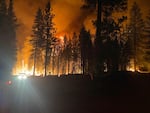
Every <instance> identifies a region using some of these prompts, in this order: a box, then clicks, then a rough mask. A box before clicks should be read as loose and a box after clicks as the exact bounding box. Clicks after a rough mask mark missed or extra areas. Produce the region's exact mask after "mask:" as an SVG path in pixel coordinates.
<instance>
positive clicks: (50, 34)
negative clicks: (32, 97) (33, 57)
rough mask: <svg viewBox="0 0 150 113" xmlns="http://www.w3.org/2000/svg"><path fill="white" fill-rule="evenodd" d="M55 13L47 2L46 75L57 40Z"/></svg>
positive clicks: (45, 21)
mask: <svg viewBox="0 0 150 113" xmlns="http://www.w3.org/2000/svg"><path fill="white" fill-rule="evenodd" d="M53 18H54V14H52V7H51V4H50V2H48V3H47V4H46V7H45V10H44V38H45V63H44V69H45V76H47V65H48V64H49V61H50V56H51V50H52V46H53V45H54V43H55V42H56V38H55V37H54V34H55V28H54V23H53V21H52V20H53Z"/></svg>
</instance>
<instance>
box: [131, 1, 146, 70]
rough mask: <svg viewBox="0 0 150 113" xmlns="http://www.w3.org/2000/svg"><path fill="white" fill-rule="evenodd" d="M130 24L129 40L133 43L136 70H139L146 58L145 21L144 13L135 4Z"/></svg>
mask: <svg viewBox="0 0 150 113" xmlns="http://www.w3.org/2000/svg"><path fill="white" fill-rule="evenodd" d="M130 15H131V16H130V24H129V31H130V35H129V38H130V39H131V41H132V59H134V70H135V71H136V70H137V66H138V65H141V64H142V62H143V56H144V48H145V47H144V45H145V42H144V40H145V39H144V27H145V25H144V21H143V19H142V13H141V10H140V8H139V6H138V5H137V3H136V2H135V3H134V4H133V6H132V8H131V11H130Z"/></svg>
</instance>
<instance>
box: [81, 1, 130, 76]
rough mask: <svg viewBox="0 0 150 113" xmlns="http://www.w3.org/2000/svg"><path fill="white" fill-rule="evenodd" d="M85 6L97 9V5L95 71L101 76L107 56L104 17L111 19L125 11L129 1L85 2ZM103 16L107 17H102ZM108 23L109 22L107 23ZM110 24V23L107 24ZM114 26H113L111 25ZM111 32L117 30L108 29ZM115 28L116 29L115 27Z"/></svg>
mask: <svg viewBox="0 0 150 113" xmlns="http://www.w3.org/2000/svg"><path fill="white" fill-rule="evenodd" d="M85 3H86V4H85V5H84V6H83V7H84V8H96V4H97V7H98V8H97V10H98V11H97V20H96V22H95V26H96V38H95V53H94V55H95V56H94V58H95V69H96V74H97V75H99V74H100V73H102V72H103V71H104V69H103V66H104V64H103V63H104V61H105V58H104V57H105V56H104V54H103V52H104V51H105V50H103V49H104V45H103V40H104V38H106V37H103V36H102V33H103V32H104V31H103V28H102V26H103V25H104V24H102V23H103V21H104V19H103V17H108V16H109V17H111V15H112V13H113V12H118V11H119V12H120V11H124V10H126V9H127V0H113V1H112V0H93V1H92V0H85ZM102 15H105V16H103V17H102ZM106 22H107V21H106ZM107 23H108V22H107ZM110 25H113V24H110ZM108 28H109V30H115V29H112V27H108ZM113 28H114V27H113Z"/></svg>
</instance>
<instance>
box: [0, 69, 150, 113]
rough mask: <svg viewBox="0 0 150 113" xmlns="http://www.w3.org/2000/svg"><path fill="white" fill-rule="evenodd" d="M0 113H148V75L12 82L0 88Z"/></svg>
mask: <svg viewBox="0 0 150 113" xmlns="http://www.w3.org/2000/svg"><path fill="white" fill-rule="evenodd" d="M83 78H84V79H83ZM0 113H150V75H149V74H133V73H125V72H124V73H123V72H120V73H116V74H113V75H109V76H107V77H98V78H94V80H90V79H89V78H88V77H76V76H68V77H66V76H64V77H60V78H57V77H46V78H28V79H27V80H24V81H19V80H17V79H16V80H13V81H12V84H11V85H1V86H0Z"/></svg>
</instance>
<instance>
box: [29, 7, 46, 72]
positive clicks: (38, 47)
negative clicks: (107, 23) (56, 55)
mask: <svg viewBox="0 0 150 113" xmlns="http://www.w3.org/2000/svg"><path fill="white" fill-rule="evenodd" d="M43 24H44V21H43V14H42V10H41V9H40V8H39V9H38V11H37V12H36V16H35V20H34V24H33V27H32V32H33V35H32V39H31V40H30V42H31V44H32V47H33V50H32V51H31V52H32V53H31V58H32V59H33V61H34V67H33V75H35V70H36V68H38V67H39V66H41V67H42V65H41V64H42V63H41V62H43V58H42V57H43V56H42V51H43V50H44V48H43V47H44V36H43V34H44V30H43V28H44V26H43Z"/></svg>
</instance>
